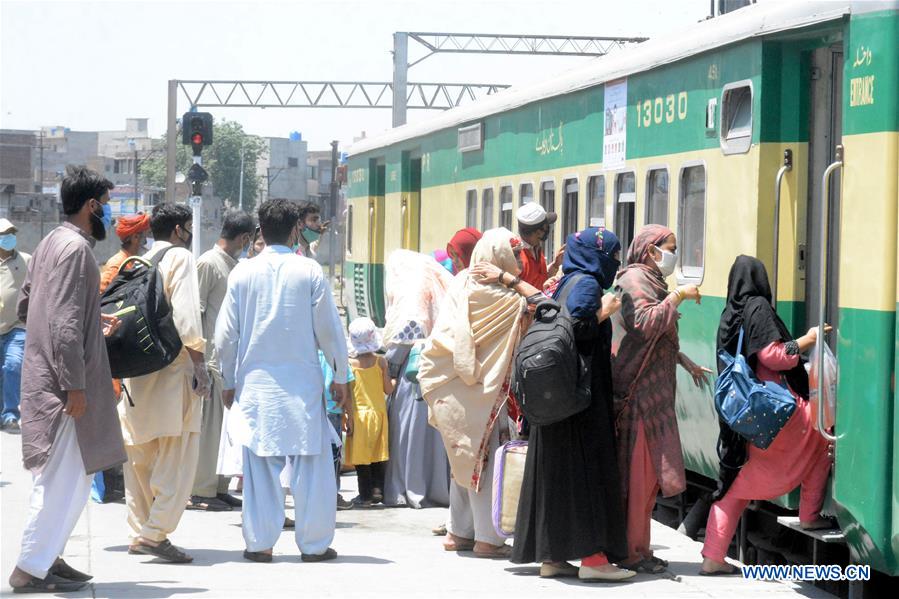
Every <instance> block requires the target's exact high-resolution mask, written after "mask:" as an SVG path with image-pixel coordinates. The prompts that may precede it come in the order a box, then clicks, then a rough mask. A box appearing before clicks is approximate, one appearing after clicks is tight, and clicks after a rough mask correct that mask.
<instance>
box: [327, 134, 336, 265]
mask: <svg viewBox="0 0 899 599" xmlns="http://www.w3.org/2000/svg"><path fill="white" fill-rule="evenodd" d="M337 144H338V142H337V140H336V139H335V140H334V141H332V142H331V199H330V200H329V204H330V206H329V207H328V218H329V219H330V220H332V221H334V220H336V219H337V187H338V186H337V157H338V156H337ZM336 232H337V227H336V225H335V224H334V223H333V222H332V223H331V230H330V231H328V278H329V279H330V280H332V281H333V280H334V268H335V266H334V262H335V261H336V260H337V257H336V256H335V255H334V245H335V244H334V235H335V234H336Z"/></svg>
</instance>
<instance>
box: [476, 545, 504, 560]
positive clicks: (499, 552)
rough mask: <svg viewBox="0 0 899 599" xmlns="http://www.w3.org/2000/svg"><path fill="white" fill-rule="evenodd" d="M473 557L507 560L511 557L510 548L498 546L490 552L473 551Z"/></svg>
mask: <svg viewBox="0 0 899 599" xmlns="http://www.w3.org/2000/svg"><path fill="white" fill-rule="evenodd" d="M474 556H475V557H479V558H481V559H509V558H510V557H512V546H511V545H500V546H499V547H497V548H496V549H491V550H490V551H475V552H474Z"/></svg>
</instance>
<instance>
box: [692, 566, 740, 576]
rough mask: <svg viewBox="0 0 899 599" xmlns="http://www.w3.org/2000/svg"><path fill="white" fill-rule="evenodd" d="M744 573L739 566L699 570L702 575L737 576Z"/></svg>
mask: <svg viewBox="0 0 899 599" xmlns="http://www.w3.org/2000/svg"><path fill="white" fill-rule="evenodd" d="M738 574H742V572H741V571H740V569H739V568H735V567H731V569H730V570H711V571H710V570H699V575H700V576H736V575H738Z"/></svg>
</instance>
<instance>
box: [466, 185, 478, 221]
mask: <svg viewBox="0 0 899 599" xmlns="http://www.w3.org/2000/svg"><path fill="white" fill-rule="evenodd" d="M465 226H466V227H477V226H478V192H477V191H476V190H474V189H469V190H468V191H467V192H465Z"/></svg>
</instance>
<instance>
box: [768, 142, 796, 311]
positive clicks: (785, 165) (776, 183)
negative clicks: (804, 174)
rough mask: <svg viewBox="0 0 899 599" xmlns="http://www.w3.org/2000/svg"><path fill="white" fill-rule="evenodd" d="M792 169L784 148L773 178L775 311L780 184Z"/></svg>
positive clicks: (790, 157)
mask: <svg viewBox="0 0 899 599" xmlns="http://www.w3.org/2000/svg"><path fill="white" fill-rule="evenodd" d="M791 170H793V150H790V149H787V150H784V163H783V166H782V167H780V170H778V171H777V178H776V179H775V180H774V264H773V267H774V271H773V272H772V273H771V275H772V276H771V307H772V308H774V310H775V311H777V264H778V255H779V253H780V184H781V183H782V182H783V178H784V175H785V174H787V172H788V171H791Z"/></svg>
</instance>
